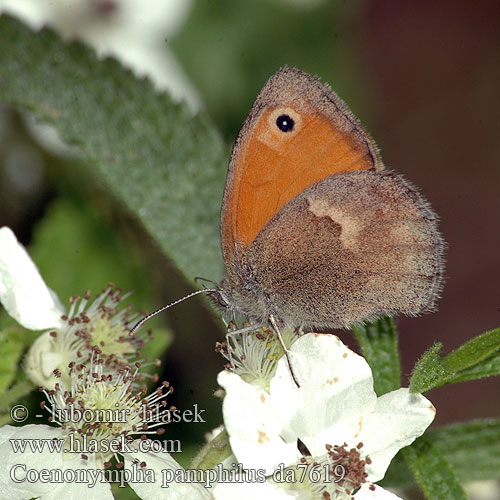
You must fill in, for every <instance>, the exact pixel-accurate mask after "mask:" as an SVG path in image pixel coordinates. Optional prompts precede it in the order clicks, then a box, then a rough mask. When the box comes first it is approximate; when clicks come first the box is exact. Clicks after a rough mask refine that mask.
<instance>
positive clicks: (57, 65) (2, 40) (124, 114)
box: [0, 15, 227, 279]
mask: <svg viewBox="0 0 500 500" xmlns="http://www.w3.org/2000/svg"><path fill="white" fill-rule="evenodd" d="M0 100H1V101H3V102H4V103H6V104H9V105H11V106H14V107H16V108H18V109H21V110H29V111H31V112H32V113H33V115H34V116H35V118H36V119H37V120H38V121H41V122H45V123H48V124H50V125H52V126H53V127H55V129H56V130H57V132H58V133H59V135H60V137H61V138H62V139H63V140H64V141H65V142H66V143H68V144H71V145H76V146H77V148H75V152H76V153H78V155H79V157H80V158H82V159H84V160H85V161H86V163H87V165H88V170H89V172H91V173H92V174H94V175H97V177H98V178H99V179H100V180H101V182H102V183H103V184H104V185H105V186H106V187H107V188H108V189H109V190H110V191H111V192H112V193H113V195H114V197H115V198H117V199H118V200H119V201H121V202H122V203H123V204H124V205H125V206H126V207H127V208H128V209H129V210H130V211H131V212H132V213H134V214H135V216H136V217H138V219H139V220H140V221H141V223H142V224H143V225H144V227H145V228H146V229H147V231H148V232H149V233H150V234H151V235H152V236H153V237H154V238H155V239H156V240H157V241H158V242H159V244H160V246H161V248H162V249H163V250H164V252H165V253H166V254H167V255H169V256H170V257H171V258H172V260H173V261H174V263H175V264H176V265H177V266H178V267H179V268H180V270H181V271H182V272H183V273H185V274H186V275H187V276H188V277H190V278H192V277H194V276H206V277H208V278H211V279H218V278H219V277H220V275H221V272H222V265H221V264H222V262H221V257H220V244H219V227H218V224H219V211H220V202H221V198H222V191H223V186H224V176H225V172H226V165H227V150H226V147H225V145H224V144H223V142H222V140H221V138H220V136H219V134H218V132H217V131H216V130H215V129H214V127H213V126H212V124H211V123H210V121H209V120H208V119H207V117H206V116H202V115H199V116H194V117H193V116H192V115H191V113H190V111H189V109H188V108H187V106H186V105H184V104H175V103H173V102H172V100H171V98H170V97H169V96H167V95H165V94H162V93H158V92H157V91H155V89H154V88H153V86H152V84H151V83H150V82H149V81H148V80H138V79H136V78H135V77H134V76H133V74H132V73H131V72H130V71H128V70H126V69H124V68H123V67H122V66H120V64H119V63H118V62H117V61H115V60H113V59H109V58H108V59H104V60H98V58H97V56H96V54H95V53H94V52H93V51H92V50H90V49H89V48H87V47H86V46H84V45H83V44H81V43H70V44H67V43H65V42H63V41H62V40H61V39H60V38H59V36H57V35H56V34H55V33H54V32H53V31H52V30H49V29H43V30H41V31H40V32H37V33H35V32H33V31H31V30H30V29H28V28H27V27H26V26H24V25H23V24H22V23H20V22H19V21H17V20H15V19H13V18H11V17H9V16H6V15H3V16H1V17H0Z"/></svg>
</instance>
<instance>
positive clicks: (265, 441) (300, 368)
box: [216, 334, 435, 499]
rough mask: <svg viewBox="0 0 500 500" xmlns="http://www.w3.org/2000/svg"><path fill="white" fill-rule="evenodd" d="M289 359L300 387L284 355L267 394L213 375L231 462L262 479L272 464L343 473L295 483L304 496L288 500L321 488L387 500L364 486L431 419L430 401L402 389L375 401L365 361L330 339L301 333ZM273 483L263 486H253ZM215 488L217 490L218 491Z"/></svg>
mask: <svg viewBox="0 0 500 500" xmlns="http://www.w3.org/2000/svg"><path fill="white" fill-rule="evenodd" d="M290 355H291V359H292V364H293V368H294V371H295V374H296V376H297V379H298V381H299V383H300V388H298V387H297V386H296V384H295V383H294V381H293V380H292V378H291V376H290V371H289V368H288V366H287V364H286V360H285V359H284V358H282V359H280V361H279V362H278V366H277V369H276V373H275V375H274V377H273V378H272V380H271V382H270V388H269V391H268V392H266V391H265V390H262V389H259V388H258V387H255V386H252V385H250V384H248V383H246V382H245V381H243V380H242V379H241V378H240V377H239V376H238V375H235V374H234V373H229V372H221V373H220V374H219V378H218V381H219V384H220V385H221V386H222V387H223V388H224V389H225V390H226V396H225V399H224V403H223V413H224V423H225V426H226V429H227V432H228V434H229V438H230V443H231V447H232V449H233V452H234V454H235V456H236V458H237V459H238V461H239V462H241V463H242V464H243V467H244V468H247V469H264V470H265V472H266V475H267V476H271V475H272V474H273V471H276V470H277V469H278V468H279V467H280V464H283V466H284V467H292V468H295V469H300V467H301V466H299V465H298V464H300V463H305V464H306V465H308V466H311V467H313V466H314V464H315V463H319V464H320V465H325V464H326V465H328V464H329V467H330V470H331V471H332V474H335V475H337V474H336V472H335V470H336V469H335V467H337V468H338V467H343V468H344V470H345V477H344V478H342V480H341V481H338V482H336V483H335V482H334V483H329V484H326V483H324V482H323V481H320V482H317V483H316V482H315V481H314V480H313V481H312V482H310V483H309V484H305V483H304V482H302V483H300V484H299V483H297V488H299V489H300V490H302V491H301V493H302V494H303V490H304V488H307V493H308V494H309V496H305V497H302V496H300V495H299V496H297V497H293V496H292V498H321V499H322V498H325V497H323V496H322V495H323V492H325V491H326V492H327V493H328V494H330V497H331V498H332V499H333V498H339V499H340V498H348V497H349V496H348V492H349V491H351V492H352V491H353V490H356V489H357V488H359V490H358V492H357V493H356V498H382V497H383V495H386V496H385V497H384V498H391V496H390V495H392V494H389V493H388V492H386V491H385V490H383V489H382V488H375V489H372V488H374V486H373V484H372V483H373V482H376V481H379V480H380V479H382V478H383V477H384V475H385V472H386V470H387V468H388V466H389V464H390V462H391V460H392V458H393V457H394V455H395V454H396V453H397V452H398V451H399V450H400V449H401V448H403V447H405V446H407V445H409V444H410V443H412V442H413V441H414V440H415V439H416V438H417V437H418V436H420V435H421V434H422V433H423V432H424V431H425V429H426V428H427V427H428V426H429V425H430V423H431V422H432V420H433V419H434V416H435V409H434V407H433V406H432V404H431V403H430V402H429V401H428V400H427V399H426V398H425V397H423V396H422V395H420V394H411V393H410V392H409V391H408V389H404V388H402V389H398V390H396V391H393V392H391V393H388V394H385V395H383V396H381V397H379V398H377V396H376V394H375V392H374V390H373V379H372V374H371V370H370V367H369V366H368V364H367V362H366V361H365V359H364V358H363V357H361V356H358V355H357V354H355V353H354V352H352V351H351V350H349V349H348V348H347V347H346V346H344V344H342V342H341V341H340V340H339V339H338V338H337V337H335V336H332V335H323V334H307V335H304V336H302V337H301V338H299V339H298V340H297V341H296V342H295V343H294V344H293V345H292V347H291V348H290ZM360 462H361V463H360ZM354 463H356V464H358V465H357V466H356V467H354V465H353V464H354ZM296 472H297V473H298V470H296ZM271 479H272V476H271ZM279 485H280V483H279V481H277V482H276V484H271V483H270V481H268V482H267V483H263V484H261V485H260V487H262V488H267V489H269V488H272V489H276V488H278V487H279ZM258 487H259V486H258V485H253V486H252V488H255V489H258ZM217 488H218V489H220V490H221V491H222V490H224V488H225V486H223V485H219V486H218V487H217ZM287 488H288V489H290V485H287ZM381 492H382V493H381ZM286 493H287V494H288V495H292V492H290V491H288V490H287V491H286ZM280 494H281V496H283V494H282V493H280ZM293 494H294V495H298V493H297V491H295V492H293ZM334 495H337V496H334ZM374 495H378V496H377V497H375V496H374ZM381 495H382V496H381ZM216 498H219V497H216ZM221 498H224V497H223V496H222V497H221ZM241 498H244V497H243V496H242V497H241ZM273 498H278V495H277V496H276V497H273ZM283 498H285V497H283ZM289 498H290V497H289ZM392 498H394V496H392Z"/></svg>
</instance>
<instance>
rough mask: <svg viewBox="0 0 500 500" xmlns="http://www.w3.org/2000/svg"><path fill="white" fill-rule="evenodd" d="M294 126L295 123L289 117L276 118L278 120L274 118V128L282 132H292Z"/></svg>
mask: <svg viewBox="0 0 500 500" xmlns="http://www.w3.org/2000/svg"><path fill="white" fill-rule="evenodd" d="M294 125H295V122H294V121H293V118H292V117H291V116H290V115H280V116H278V118H276V126H277V127H278V128H279V129H280V130H281V131H282V132H291V131H292V130H293V127H294Z"/></svg>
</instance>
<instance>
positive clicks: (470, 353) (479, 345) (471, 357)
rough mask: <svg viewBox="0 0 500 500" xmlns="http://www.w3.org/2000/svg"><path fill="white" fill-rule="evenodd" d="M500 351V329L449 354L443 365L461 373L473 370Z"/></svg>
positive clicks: (486, 333)
mask: <svg viewBox="0 0 500 500" xmlns="http://www.w3.org/2000/svg"><path fill="white" fill-rule="evenodd" d="M498 351H500V328H495V329H494V330H490V331H488V332H485V333H483V334H481V335H478V336H477V337H474V338H473V339H471V340H469V341H468V342H466V343H465V344H462V345H461V346H460V347H459V348H458V349H456V350H455V351H453V352H451V353H450V354H448V355H447V356H446V357H445V358H444V359H443V363H444V364H445V365H446V368H447V369H448V370H450V371H454V372H460V371H462V370H465V369H466V368H471V367H473V366H475V365H477V364H479V363H480V362H481V361H483V360H485V359H487V358H489V357H490V356H491V355H493V354H495V353H498Z"/></svg>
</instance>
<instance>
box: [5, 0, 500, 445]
mask: <svg viewBox="0 0 500 500" xmlns="http://www.w3.org/2000/svg"><path fill="white" fill-rule="evenodd" d="M177 3H178V4H182V3H184V4H185V5H183V6H182V8H183V9H184V11H185V15H184V17H183V19H182V20H181V21H179V22H178V23H177V27H176V29H175V30H173V31H172V33H171V34H169V35H168V36H164V37H163V38H162V48H163V49H164V50H165V52H166V51H167V50H168V51H170V52H169V56H170V57H171V56H172V54H174V56H175V57H176V60H177V62H178V66H179V67H180V68H182V71H183V73H184V75H185V76H186V77H187V79H188V80H189V81H191V82H192V84H193V87H194V88H195V89H196V93H197V96H198V97H197V98H196V99H194V100H193V101H192V102H191V104H190V106H192V108H194V109H196V108H197V107H198V106H199V107H200V108H201V110H200V111H199V113H201V114H202V115H206V116H208V120H209V121H208V123H210V122H213V123H214V124H215V126H216V127H217V128H218V130H219V131H220V133H221V136H222V138H223V141H224V142H225V143H226V144H227V148H226V149H225V151H224V153H223V154H222V157H223V161H220V162H218V163H217V165H216V168H217V172H216V176H217V179H218V181H217V182H218V185H219V188H218V189H215V190H213V191H211V193H210V195H209V196H208V197H207V201H206V202H204V203H207V205H210V206H209V208H208V209H207V210H209V211H210V212H211V213H212V212H213V213H215V212H217V211H218V210H219V207H220V202H221V196H222V189H223V178H224V172H225V169H226V168H227V161H228V159H229V151H230V148H229V145H230V144H231V143H232V141H233V140H234V138H235V137H236V135H237V133H238V130H239V127H240V125H241V124H242V122H243V120H244V118H245V116H246V113H247V111H248V109H249V108H250V106H251V104H252V102H253V100H254V98H255V96H256V95H257V93H258V91H259V89H260V88H261V87H262V85H263V84H264V83H265V81H266V79H267V78H268V77H269V76H270V75H271V74H272V73H274V72H275V71H276V70H277V69H278V68H279V67H281V66H283V65H285V64H286V65H293V66H297V67H299V68H301V69H303V70H306V71H308V72H310V73H313V74H317V75H319V76H320V77H321V78H322V79H323V80H324V81H326V82H328V83H329V84H330V85H331V86H332V87H333V89H334V90H335V91H336V92H337V93H338V94H339V95H340V96H341V98H342V99H343V100H345V101H346V102H347V104H348V105H349V106H350V108H351V109H352V110H353V112H354V113H355V114H356V115H357V116H358V117H359V118H360V120H361V122H362V123H363V124H364V125H365V126H366V128H367V129H368V130H369V131H370V133H371V134H372V135H373V137H374V138H375V140H376V141H377V143H378V144H379V146H380V148H381V150H382V156H383V159H384V161H385V163H386V165H387V166H388V167H389V168H391V169H395V170H397V171H399V172H401V173H403V174H404V175H405V177H407V178H408V179H409V180H411V181H412V182H414V183H415V184H416V185H417V186H419V187H420V188H421V189H422V191H423V193H425V195H426V197H427V198H428V199H429V200H430V201H431V203H432V205H433V207H434V209H435V210H436V211H437V213H438V214H439V215H440V217H441V229H442V232H443V234H444V236H445V239H446V240H447V242H448V245H449V248H448V251H447V261H448V264H447V270H446V285H445V288H444V292H443V297H442V299H441V301H440V302H439V311H438V312H436V313H434V314H429V315H426V316H422V317H420V318H400V319H398V322H397V323H398V325H399V329H400V333H401V349H402V359H403V364H404V366H403V373H404V374H405V376H406V377H407V376H408V375H409V374H410V371H411V369H412V367H413V365H414V363H415V361H416V359H417V358H418V357H419V356H420V355H421V354H422V353H423V352H424V351H425V350H426V349H427V348H428V347H429V346H430V345H431V344H432V343H433V342H435V341H442V342H444V345H445V349H446V350H447V351H449V350H452V349H453V348H455V347H458V346H459V345H460V344H462V343H463V342H464V341H465V340H467V339H468V338H470V337H472V336H474V335H477V334H479V333H481V332H483V331H486V330H488V329H491V328H494V327H497V326H498V325H500V288H499V283H500V259H499V248H500V218H499V214H500V210H499V208H498V192H499V188H500V168H499V165H498V162H499V160H498V158H500V141H499V140H498V137H499V133H500V100H499V99H498V89H499V88H500V65H499V64H498V50H499V44H500V15H499V14H500V8H499V4H498V3H497V2H489V1H486V0H480V1H478V2H475V3H471V2H464V1H460V2H456V1H455V2H452V1H437V2H418V3H414V2H399V1H396V0H389V1H386V2H377V1H375V0H371V1H370V0H366V1H363V2H361V1H326V0H325V1H310V2H307V1H306V0H303V1H300V0H294V1H291V0H290V1H286V0H254V1H252V2H247V1H244V0H239V1H236V0H218V1H208V0H198V1H195V2H177ZM7 4H9V2H5V5H4V7H5V6H6V5H7ZM94 4H95V6H97V7H99V6H100V8H99V9H97V10H96V14H95V15H96V16H97V15H100V16H101V17H102V16H104V15H105V16H110V15H113V12H114V13H115V14H116V12H119V10H120V8H126V7H125V6H126V4H127V2H123V4H122V3H120V2H118V1H116V2H109V1H108V2H98V1H97V2H94ZM104 4H106V5H108V10H106V9H104ZM154 4H155V2H151V3H150V4H148V2H144V3H142V2H141V8H142V9H153V8H154ZM110 6H112V7H113V8H112V9H111V11H109V7H110ZM97 7H96V8H97ZM0 8H2V2H1V1H0ZM110 12H111V14H110ZM169 15H173V14H169ZM95 19H97V17H96V18H91V20H89V19H87V18H82V22H88V23H91V22H96V23H97V22H98V21H96V20H95ZM104 30H105V28H104ZM122 36H125V37H126V36H127V35H126V33H125V34H124V35H122ZM1 50H2V47H0V51H1ZM5 57H8V55H6V56H5ZM0 70H1V67H0ZM26 78H27V79H29V78H30V75H29V74H27V75H26ZM1 84H2V82H1V81H0V85H1ZM181 91H182V89H181ZM181 94H182V92H181ZM200 103H201V104H200ZM185 133H188V131H186V132H185ZM191 133H192V134H193V137H192V140H193V141H195V142H196V140H197V136H196V129H195V128H194V127H193V131H191ZM44 144H45V142H44V141H40V139H39V136H38V135H37V134H34V133H33V128H32V126H31V125H30V126H27V122H26V120H25V119H24V118H23V116H22V115H20V114H19V113H18V112H17V111H15V110H13V109H11V108H7V107H6V108H4V109H3V111H2V115H1V118H0V226H3V225H8V226H10V227H12V228H13V230H14V231H15V233H16V235H17V236H18V238H19V239H20V240H21V241H22V242H23V243H24V244H26V245H27V246H28V247H29V249H30V252H31V254H32V256H33V257H34V258H35V260H36V262H37V263H38V265H39V266H40V269H41V272H42V275H43V276H44V277H45V278H46V280H47V282H48V284H49V285H50V286H51V287H52V288H53V289H55V290H56V291H57V293H58V294H59V296H60V297H61V298H64V299H66V298H67V297H69V296H70V295H74V294H79V293H83V292H84V291H85V290H86V289H88V288H92V289H93V290H94V291H98V290H100V289H101V288H103V287H104V286H105V285H106V283H107V282H108V281H114V282H116V283H117V284H119V285H120V286H121V287H123V288H125V289H128V288H133V289H134V290H135V291H136V295H135V297H134V298H133V299H132V300H131V302H133V303H134V304H135V305H136V306H138V307H141V308H142V309H144V310H146V311H149V310H151V309H153V308H155V307H157V306H159V305H162V304H164V303H166V302H168V301H170V300H174V299H176V298H178V297H180V296H182V295H183V294H185V293H187V292H189V291H191V290H193V289H194V288H195V285H194V283H193V279H194V278H195V275H194V274H191V275H189V276H187V279H186V278H185V275H186V272H185V269H183V272H180V271H178V270H177V269H176V266H175V265H173V264H172V262H171V261H169V259H168V258H167V256H165V255H164V253H163V252H162V250H161V248H160V246H159V245H158V244H157V243H156V242H155V241H153V240H152V239H151V238H150V237H149V236H148V234H147V233H146V231H145V230H144V229H143V226H142V225H141V223H140V222H139V221H138V219H137V217H136V215H133V214H130V213H129V212H128V211H127V210H126V209H125V207H124V205H123V204H122V203H120V202H119V201H117V200H116V199H115V197H114V196H113V195H112V194H110V193H109V192H108V191H107V188H106V185H105V184H104V185H101V184H100V182H99V178H97V180H96V178H94V177H92V178H89V176H88V174H87V173H86V171H85V168H84V166H83V165H82V161H81V160H78V161H75V160H72V159H71V155H68V154H67V152H64V153H56V152H54V149H53V148H47V147H46V146H44ZM134 147H136V148H139V149H140V147H141V145H140V144H135V145H134ZM204 167H205V166H204V163H203V161H200V162H199V164H198V167H197V168H199V169H200V171H201V170H202V169H204ZM165 168H168V165H165ZM145 173H146V175H147V172H145ZM196 182H197V178H196V175H194V176H193V183H194V184H193V185H194V186H195V188H194V189H193V190H192V191H189V190H187V191H186V193H188V194H189V196H190V197H191V198H192V199H193V200H195V199H196V197H197V189H198V188H196ZM203 189H204V185H203V184H202V183H201V182H200V185H199V190H200V192H201V190H203ZM188 194H186V196H188ZM143 196H144V197H145V198H147V197H148V196H149V193H148V192H143ZM185 202H186V203H187V202H189V199H188V200H185ZM193 203H195V201H193ZM179 210H182V207H181V206H180V205H179V206H178V205H174V206H171V207H170V208H169V210H168V211H166V212H164V213H160V214H156V216H158V217H160V218H161V217H164V218H165V220H167V219H168V218H169V216H170V217H181V216H182V214H179ZM210 227H211V228H213V231H212V232H213V233H216V232H217V225H216V222H215V223H213V225H211V226H210ZM167 237H168V236H167ZM216 238H218V235H217V234H215V235H214V241H216ZM201 256H203V249H201ZM207 262H208V252H207ZM218 265H219V266H220V262H219V264H218ZM203 267H204V266H203V258H201V264H200V265H198V266H197V267H196V270H195V271H193V273H194V272H196V273H199V272H200V271H201V272H203ZM216 268H217V264H214V265H212V264H210V266H209V265H208V263H207V266H206V269H207V270H206V271H205V272H204V273H203V277H204V278H207V279H214V280H218V279H220V275H215V276H214V275H212V274H211V273H214V272H215V271H213V270H214V269H216ZM187 274H189V273H187ZM206 302H207V301H206V300H205V299H203V298H200V299H198V298H196V299H193V300H191V301H189V302H186V303H183V304H180V305H179V306H177V307H175V308H174V309H172V310H170V311H169V313H168V314H165V315H164V316H163V317H161V318H158V320H157V322H156V325H161V324H163V325H166V324H167V323H168V325H169V326H170V328H171V329H172V331H173V335H174V337H173V342H172V344H171V346H170V348H169V349H168V351H167V354H166V357H165V363H164V378H166V379H167V380H169V381H170V382H171V383H172V384H173V386H174V387H175V389H176V391H175V393H174V395H173V397H172V399H171V400H170V401H169V402H170V403H171V404H174V405H176V406H178V407H185V408H187V407H189V406H191V405H192V404H194V403H198V405H199V406H200V407H202V408H206V409H207V412H206V415H207V416H208V422H207V424H206V425H199V426H198V427H196V426H192V425H191V426H189V425H188V426H186V427H182V426H177V427H176V428H175V429H171V430H170V429H169V431H170V432H171V433H172V434H171V435H169V437H171V436H172V438H175V436H182V439H183V442H185V443H186V447H188V445H189V442H192V443H201V439H202V434H203V432H206V431H208V430H210V429H211V428H212V427H214V426H216V425H218V424H219V423H220V421H221V416H220V408H219V407H220V404H219V402H218V401H217V400H215V398H213V397H212V391H213V390H215V389H216V387H217V384H216V374H217V372H218V371H220V369H221V368H222V366H223V362H222V359H221V358H220V357H219V356H218V355H217V354H215V352H214V344H215V342H216V341H217V340H220V339H221V328H220V324H219V321H218V319H217V318H216V316H215V315H213V314H211V312H210V307H208V306H207V305H206ZM340 335H341V338H342V339H343V340H344V341H345V342H349V343H351V345H353V340H352V337H351V335H350V334H349V333H347V332H341V333H340ZM499 389H500V386H499V382H498V379H491V380H480V381H475V382H468V383H465V384H456V385H453V386H450V387H442V388H440V389H437V390H434V391H432V392H431V393H429V394H428V397H429V398H430V399H431V401H432V402H433V404H434V405H435V406H436V407H437V409H438V412H437V418H436V423H437V424H444V423H449V422H455V421H465V420H468V419H471V418H478V417H495V416H496V417H498V416H500V398H499V397H498V394H499ZM195 427H196V428H195Z"/></svg>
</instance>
